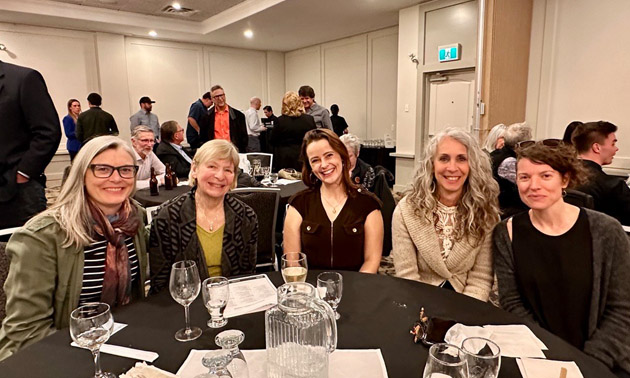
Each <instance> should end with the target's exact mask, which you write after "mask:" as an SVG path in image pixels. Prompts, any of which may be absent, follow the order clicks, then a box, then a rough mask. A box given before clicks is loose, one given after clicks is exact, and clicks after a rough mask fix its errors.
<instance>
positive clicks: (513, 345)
mask: <svg viewBox="0 0 630 378" xmlns="http://www.w3.org/2000/svg"><path fill="white" fill-rule="evenodd" d="M468 337H484V338H486V339H490V340H492V341H494V342H495V343H496V344H497V345H498V346H499V348H501V355H502V356H505V357H537V358H545V354H544V353H543V352H542V351H543V350H546V349H547V347H546V346H545V344H544V343H543V342H542V341H540V339H538V337H536V335H534V333H533V332H532V331H531V330H530V329H529V328H528V327H527V326H526V325H523V324H510V325H485V326H483V327H472V326H465V325H463V324H460V323H457V324H455V325H454V326H452V327H451V328H450V329H449V330H448V332H446V335H445V336H444V341H446V342H447V343H449V344H453V345H457V346H460V345H462V342H463V341H464V339H466V338H468Z"/></svg>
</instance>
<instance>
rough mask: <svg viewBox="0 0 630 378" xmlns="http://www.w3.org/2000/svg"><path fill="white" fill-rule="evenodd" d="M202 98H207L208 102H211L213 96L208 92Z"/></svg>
mask: <svg viewBox="0 0 630 378" xmlns="http://www.w3.org/2000/svg"><path fill="white" fill-rule="evenodd" d="M201 98H205V99H206V100H210V99H212V95H211V94H210V92H206V93H204V94H203V96H201Z"/></svg>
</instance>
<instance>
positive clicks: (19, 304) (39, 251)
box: [0, 210, 147, 361]
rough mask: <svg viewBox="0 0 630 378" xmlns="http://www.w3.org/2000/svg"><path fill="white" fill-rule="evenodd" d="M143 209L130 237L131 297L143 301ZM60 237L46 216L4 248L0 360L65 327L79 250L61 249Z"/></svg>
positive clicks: (74, 298) (75, 299) (75, 298)
mask: <svg viewBox="0 0 630 378" xmlns="http://www.w3.org/2000/svg"><path fill="white" fill-rule="evenodd" d="M144 214H145V213H144V210H141V211H138V216H139V217H140V226H139V227H138V233H137V234H136V236H135V237H134V244H135V247H136V253H137V255H138V263H139V265H140V269H139V270H140V282H141V283H142V284H141V285H137V286H138V292H134V293H133V295H134V297H144V282H145V277H146V269H147V253H146V230H145V228H144V221H143V218H144ZM63 240H64V233H63V232H62V231H61V228H60V227H59V224H58V223H57V221H55V219H54V218H53V217H52V216H42V217H36V218H34V219H33V220H31V221H30V222H28V223H27V224H26V225H25V226H24V227H22V228H21V229H20V230H19V231H17V232H16V233H15V234H13V236H12V237H11V239H10V240H9V243H8V244H7V247H6V253H7V257H8V258H9V260H10V261H11V264H10V266H9V275H8V277H7V280H6V282H5V284H4V290H5V292H6V295H7V305H6V309H7V311H6V312H7V315H6V317H5V318H4V321H3V322H2V328H1V329H0V361H1V360H3V359H5V358H7V357H8V356H10V355H12V354H13V353H15V352H16V351H18V350H19V349H21V348H23V347H25V346H27V345H29V344H32V343H34V342H36V341H39V340H41V339H43V338H44V337H46V336H48V335H49V334H51V333H53V332H55V329H61V328H66V327H68V324H69V320H70V313H71V312H72V310H74V309H75V308H77V306H78V304H79V295H80V294H81V287H82V285H83V258H84V254H83V248H82V247H76V246H74V245H73V246H70V247H67V248H64V247H62V244H63Z"/></svg>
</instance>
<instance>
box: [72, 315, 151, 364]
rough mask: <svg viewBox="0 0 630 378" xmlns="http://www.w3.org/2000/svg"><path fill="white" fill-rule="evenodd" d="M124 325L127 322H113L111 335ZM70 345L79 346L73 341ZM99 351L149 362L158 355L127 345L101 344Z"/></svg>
mask: <svg viewBox="0 0 630 378" xmlns="http://www.w3.org/2000/svg"><path fill="white" fill-rule="evenodd" d="M126 326H127V324H125V323H114V329H113V331H112V335H113V334H115V333H116V332H118V331H120V330H121V329H123V328H125V327H126ZM70 345H71V346H73V347H76V348H81V347H80V346H79V345H78V344H77V343H75V342H74V341H73V342H71V343H70ZM101 352H103V353H107V354H113V355H114V356H120V357H128V358H132V359H135V360H141V361H149V362H153V361H155V360H157V358H158V357H159V356H160V355H159V354H157V353H155V352H150V351H147V350H141V349H134V348H127V347H123V346H118V345H111V344H103V345H102V346H101Z"/></svg>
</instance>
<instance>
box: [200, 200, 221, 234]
mask: <svg viewBox="0 0 630 378" xmlns="http://www.w3.org/2000/svg"><path fill="white" fill-rule="evenodd" d="M197 214H199V215H201V218H202V219H203V220H204V223H208V224H209V226H210V232H212V231H214V224H215V223H216V222H217V220H218V219H219V211H215V213H214V217H213V218H212V220H210V221H209V220H208V217H206V214H205V212H204V211H203V209H202V208H201V207H200V206H197Z"/></svg>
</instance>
